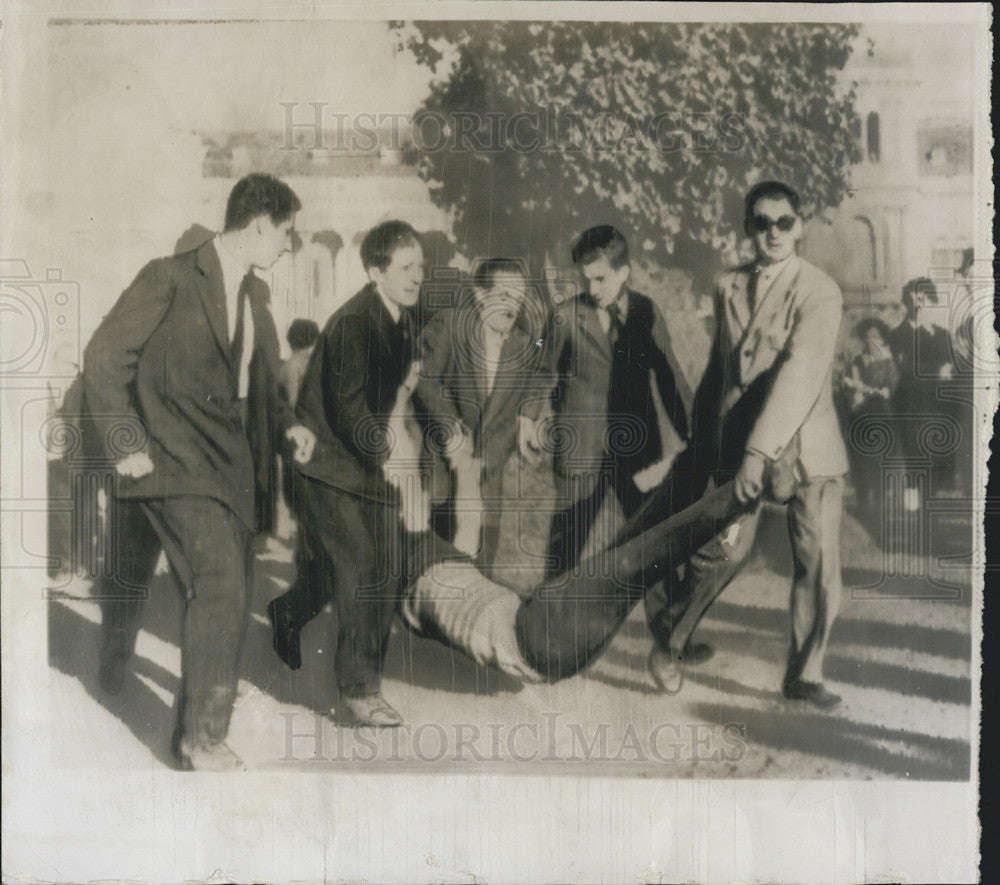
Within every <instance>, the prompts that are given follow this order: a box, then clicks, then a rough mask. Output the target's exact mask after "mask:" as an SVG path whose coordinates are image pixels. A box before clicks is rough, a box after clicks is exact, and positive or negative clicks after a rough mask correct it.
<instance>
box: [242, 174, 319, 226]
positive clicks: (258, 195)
mask: <svg viewBox="0 0 1000 885" xmlns="http://www.w3.org/2000/svg"><path fill="white" fill-rule="evenodd" d="M301 208H302V203H301V201H300V200H299V198H298V197H297V196H296V195H295V191H293V190H292V189H291V188H290V187H289V186H288V185H287V184H285V183H284V182H283V181H281V180H280V179H277V178H275V177H274V176H273V175H268V174H266V173H264V172H254V173H252V174H250V175H245V176H244V177H243V178H241V179H240V180H239V181H237V182H236V184H235V185H233V189H232V190H231V191H230V192H229V201H228V203H227V204H226V225H225V229H226V230H227V231H230V230H243V228H245V227H246V226H247V225H248V224H249V223H250V222H251V221H253V220H254V219H255V218H257V217H258V216H259V215H266V216H267V217H268V218H270V219H271V223H272V224H276V225H277V224H281V223H283V222H285V221H287V220H288V219H289V218H291V217H292V216H293V215H294V214H295V213H296V212H298V211H299V209H301Z"/></svg>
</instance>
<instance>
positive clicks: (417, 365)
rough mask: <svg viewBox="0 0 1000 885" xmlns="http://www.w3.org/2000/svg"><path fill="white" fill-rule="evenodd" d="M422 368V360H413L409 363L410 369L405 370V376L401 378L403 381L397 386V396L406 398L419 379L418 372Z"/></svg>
mask: <svg viewBox="0 0 1000 885" xmlns="http://www.w3.org/2000/svg"><path fill="white" fill-rule="evenodd" d="M423 368H424V363H423V360H414V361H413V362H412V363H410V371H409V372H407V374H406V377H405V378H404V379H403V383H402V384H401V385H400V386H399V396H402V397H404V398H406V397H409V396H410V394H411V393H413V391H414V389H415V388H416V386H417V384H418V383H419V381H420V373H421V372H422V371H423Z"/></svg>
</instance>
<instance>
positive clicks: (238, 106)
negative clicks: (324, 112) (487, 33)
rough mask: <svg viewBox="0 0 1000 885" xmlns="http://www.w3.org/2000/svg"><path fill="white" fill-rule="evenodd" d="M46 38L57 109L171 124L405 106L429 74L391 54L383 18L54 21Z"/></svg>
mask: <svg viewBox="0 0 1000 885" xmlns="http://www.w3.org/2000/svg"><path fill="white" fill-rule="evenodd" d="M49 36H50V41H49V47H50V66H49V77H50V89H51V90H52V98H53V100H54V103H55V105H56V108H57V112H60V113H64V112H69V113H73V108H74V107H75V108H80V107H87V108H89V109H93V108H95V106H96V107H100V106H102V105H104V104H105V103H106V105H107V106H109V107H110V106H112V105H126V106H128V107H129V108H130V112H132V113H139V114H141V117H140V118H139V119H140V120H141V119H142V118H144V117H146V114H142V109H143V108H145V110H146V112H147V113H148V114H149V115H153V114H155V115H156V116H157V117H158V118H159V121H158V123H159V125H160V126H162V125H164V124H166V125H167V126H169V127H175V128H184V129H195V130H220V129H246V130H252V129H281V128H282V126H283V122H284V113H285V112H284V110H283V109H282V108H281V107H280V105H279V102H282V101H298V102H310V101H318V102H326V103H327V104H328V105H329V107H328V110H329V111H330V112H331V113H333V112H338V113H347V114H355V113H360V112H369V113H377V114H382V113H401V112H402V113H406V112H410V111H412V110H414V109H415V108H416V106H417V104H418V103H419V101H420V99H421V98H422V97H423V96H424V95H425V94H426V92H427V86H428V83H429V80H430V75H429V73H428V71H427V70H426V69H425V68H422V67H420V66H418V65H417V64H416V63H415V62H414V61H413V59H412V57H411V56H410V54H409V53H408V52H405V51H404V52H402V53H399V54H396V53H395V52H394V44H395V37H394V34H392V33H391V32H389V30H388V28H387V27H386V24H385V23H384V22H345V21H336V22H333V21H328V22H324V21H311V22H240V23H220V24H205V23H198V24H145V25H137V24H123V25H116V24H101V25H58V26H50V34H49ZM102 99H104V101H102ZM303 113H304V114H309V113H311V109H310V108H303ZM137 122H138V120H137ZM150 122H152V121H150Z"/></svg>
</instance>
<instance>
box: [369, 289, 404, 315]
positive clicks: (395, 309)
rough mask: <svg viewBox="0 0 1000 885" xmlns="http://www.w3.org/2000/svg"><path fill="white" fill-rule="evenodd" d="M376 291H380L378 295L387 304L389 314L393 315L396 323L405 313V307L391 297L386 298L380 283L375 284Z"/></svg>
mask: <svg viewBox="0 0 1000 885" xmlns="http://www.w3.org/2000/svg"><path fill="white" fill-rule="evenodd" d="M375 291H376V292H378V297H379V298H381V299H382V303H383V304H384V305H385V309H386V310H387V311H389V316H391V317H392V321H393V322H394V323H398V322H399V318H400V317H401V316H402V315H403V309H402V308H401V307H400V306H399V305H398V304H396V302H395V301H393V300H392V299H391V298H386V296H385V294H384V293H383V292H382V290H381V289H380V288H379V286H378V284H375Z"/></svg>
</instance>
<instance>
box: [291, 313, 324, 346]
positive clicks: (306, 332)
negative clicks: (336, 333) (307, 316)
mask: <svg viewBox="0 0 1000 885" xmlns="http://www.w3.org/2000/svg"><path fill="white" fill-rule="evenodd" d="M286 337H287V338H288V346H289V347H290V348H292V350H302V349H304V348H306V347H312V346H313V344H315V343H316V339H317V338H319V326H317V325H316V323H315V322H314V321H313V320H304V319H302V318H299V319H295V320H292V324H291V325H290V326H289V327H288V333H287V335H286Z"/></svg>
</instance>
